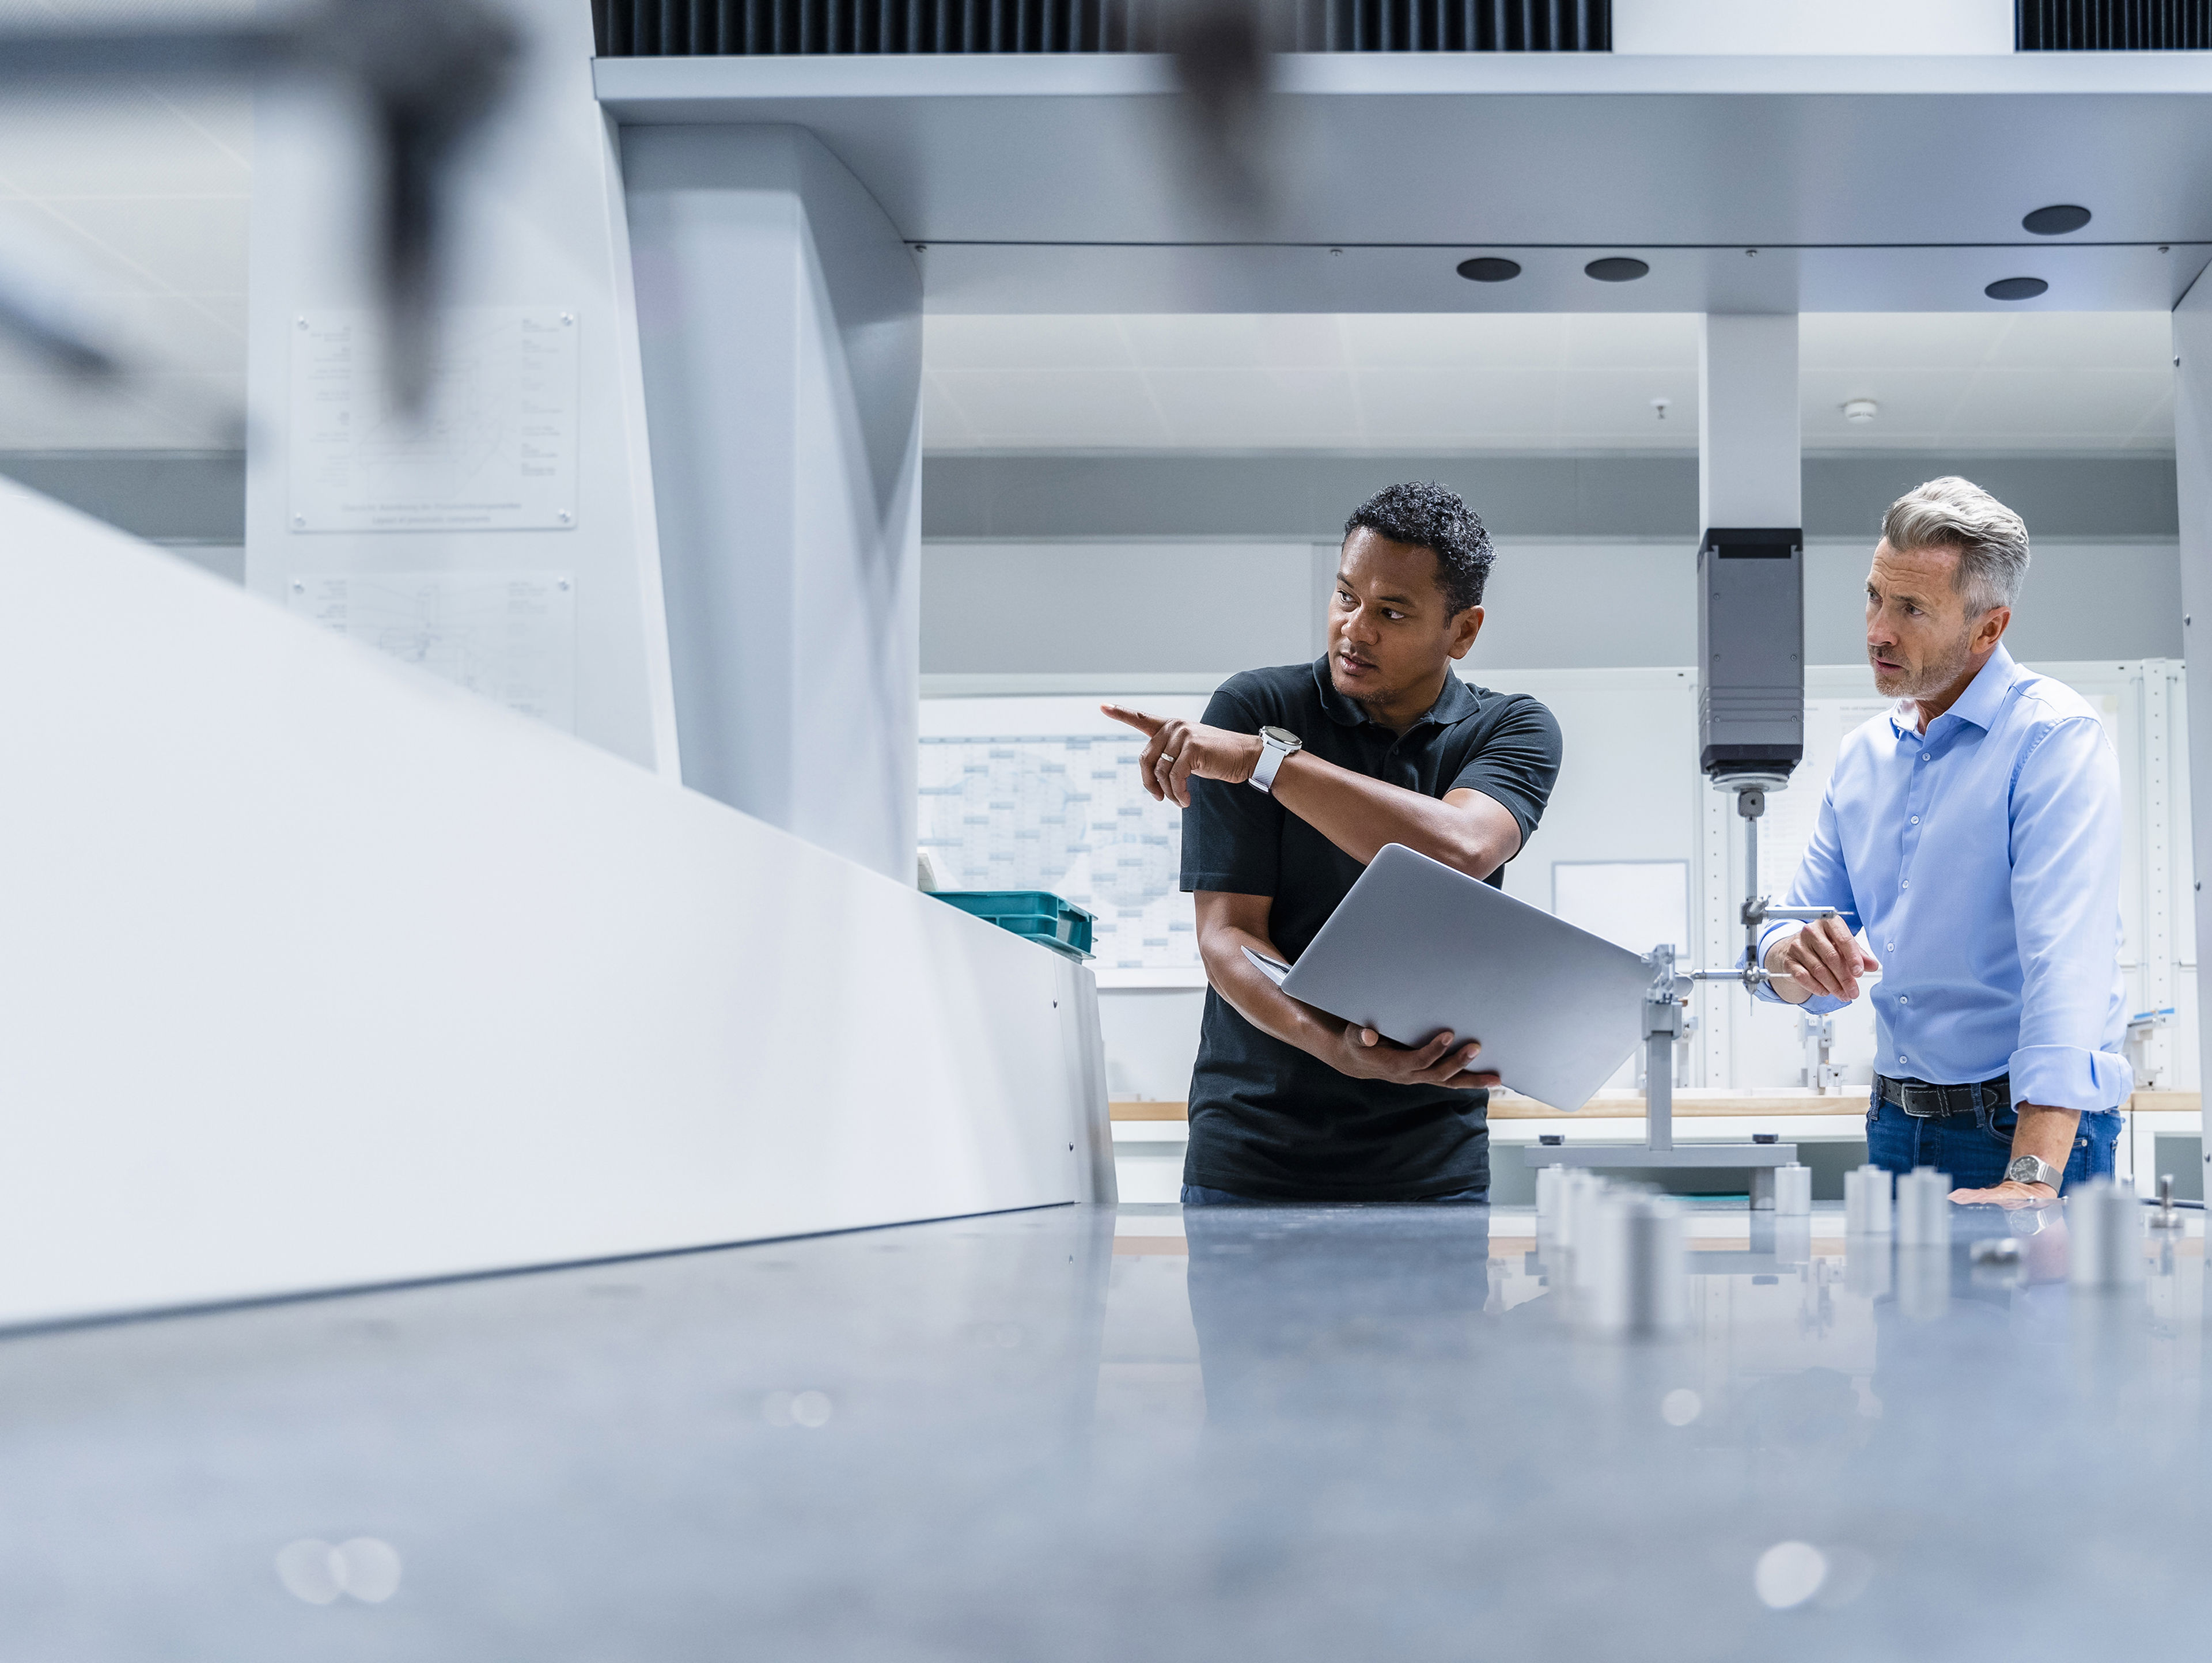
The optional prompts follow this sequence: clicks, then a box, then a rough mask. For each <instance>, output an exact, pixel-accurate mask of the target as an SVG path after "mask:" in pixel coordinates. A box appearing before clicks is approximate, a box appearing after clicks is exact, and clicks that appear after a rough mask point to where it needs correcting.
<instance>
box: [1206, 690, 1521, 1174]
mask: <svg viewBox="0 0 2212 1663" xmlns="http://www.w3.org/2000/svg"><path fill="white" fill-rule="evenodd" d="M1206 724H1207V725H1209V726H1212V727H1221V728H1228V729H1230V730H1231V731H1234V732H1237V733H1256V732H1258V731H1260V729H1261V728H1262V727H1265V726H1267V725H1273V726H1276V727H1284V728H1288V729H1289V730H1290V731H1291V732H1293V733H1295V734H1297V736H1298V737H1300V738H1301V739H1303V740H1304V741H1305V747H1306V749H1307V750H1310V751H1311V752H1313V754H1314V755H1315V756H1318V757H1320V758H1321V759H1322V761H1324V762H1334V763H1335V764H1336V765H1337V766H1338V767H1339V768H1349V769H1351V770H1352V771H1353V772H1354V773H1357V774H1366V775H1367V776H1368V777H1369V778H1370V779H1375V780H1384V781H1386V782H1387V783H1389V784H1390V785H1394V786H1404V787H1406V788H1407V790H1409V791H1418V792H1425V794H1426V795H1428V796H1431V797H1436V798H1441V797H1443V795H1444V794H1445V793H1446V792H1453V791H1458V790H1461V789H1462V788H1467V789H1471V790H1474V791H1479V792H1481V793H1482V794H1483V795H1484V796H1486V797H1490V798H1496V799H1497V800H1498V802H1499V803H1502V804H1504V805H1505V807H1506V809H1507V810H1509V811H1510V813H1511V814H1512V816H1513V817H1514V819H1516V821H1518V822H1520V824H1521V836H1522V845H1523V847H1526V845H1527V841H1528V837H1529V836H1530V835H1532V834H1533V833H1534V831H1535V829H1536V822H1538V821H1539V820H1540V819H1541V818H1542V817H1543V813H1544V804H1545V803H1546V801H1547V800H1548V799H1549V798H1550V797H1551V794H1552V785H1553V781H1554V780H1557V779H1558V778H1559V723H1558V722H1557V721H1555V720H1554V719H1553V716H1552V713H1551V712H1550V711H1548V710H1547V709H1546V708H1545V707H1543V706H1542V705H1541V704H1539V703H1538V702H1537V701H1535V700H1534V699H1532V698H1530V697H1528V695H1526V694H1506V693H1492V692H1491V691H1490V690H1489V689H1486V688H1480V687H1471V686H1469V685H1468V683H1465V682H1462V680H1460V679H1459V677H1456V676H1452V677H1448V678H1447V679H1446V680H1445V682H1444V690H1443V694H1442V695H1440V696H1439V697H1438V698H1437V701H1436V703H1435V704H1434V705H1433V706H1431V707H1430V710H1429V713H1428V714H1427V715H1425V716H1424V717H1422V718H1421V719H1419V721H1417V722H1415V723H1414V724H1413V726H1411V727H1410V728H1408V729H1407V730H1406V731H1405V732H1404V733H1403V734H1396V733H1393V732H1391V731H1390V730H1389V729H1388V728H1386V727H1383V726H1379V725H1376V723H1374V722H1372V721H1370V720H1369V719H1368V717H1367V713H1366V712H1364V710H1362V709H1361V708H1360V707H1359V706H1358V705H1357V704H1355V703H1353V702H1352V701H1351V700H1349V699H1347V698H1346V697H1345V696H1344V695H1342V694H1340V693H1339V692H1338V691H1337V690H1336V688H1335V686H1334V683H1332V682H1331V681H1330V679H1329V674H1328V659H1327V658H1326V657H1323V658H1322V659H1317V660H1316V661H1315V662H1314V663H1312V664H1310V665H1282V666H1280V667H1279V668H1277V669H1273V670H1248V671H1244V672H1243V674H1241V675H1237V676H1232V677H1230V679H1229V680H1228V681H1226V682H1225V683H1223V684H1222V687H1221V690H1220V691H1219V692H1218V693H1216V694H1215V695H1213V701H1212V703H1211V704H1209V705H1208V706H1207V707H1206ZM1364 870H1365V868H1364V866H1363V865H1361V864H1360V863H1359V862H1358V861H1357V860H1354V859H1352V857H1351V856H1350V855H1348V854H1346V853H1344V851H1343V850H1341V849H1340V848H1338V847H1336V845H1335V844H1334V843H1332V842H1330V841H1328V839H1327V838H1326V837H1323V836H1322V835H1321V834H1320V833H1319V832H1317V831H1316V830H1315V829H1314V828H1312V827H1311V826H1309V825H1308V824H1306V822H1304V821H1303V820H1301V819H1299V818H1298V817H1297V816H1296V815H1294V814H1292V813H1291V812H1290V811H1289V810H1286V809H1285V808H1284V807H1283V805H1282V804H1280V803H1279V802H1277V801H1276V800H1275V799H1274V798H1273V797H1271V796H1269V795H1267V793H1266V792H1259V791H1255V790H1254V789H1253V788H1252V787H1251V786H1249V785H1242V786H1229V785H1224V784H1222V783H1221V782H1220V781H1218V780H1192V781H1191V782H1190V807H1189V808H1188V810H1185V811H1184V814H1183V817H1182V887H1183V888H1184V889H1187V890H1197V889H1215V890H1221V891H1225V892H1227V893H1229V894H1232V895H1269V896H1272V897H1273V901H1274V905H1273V907H1272V908H1270V910H1269V913H1268V934H1269V935H1270V936H1271V937H1272V938H1273V940H1274V943H1275V945H1276V946H1277V947H1278V948H1279V949H1280V950H1282V954H1283V956H1284V957H1285V959H1288V960H1291V961H1292V962H1295V961H1296V960H1297V956H1298V955H1299V954H1301V953H1303V952H1304V951H1305V950H1306V945H1307V944H1308V943H1310V941H1312V940H1313V938H1314V937H1315V935H1316V933H1318V932H1319V931H1320V929H1321V926H1322V924H1323V922H1325V921H1326V920H1327V919H1328V915H1329V914H1330V913H1333V912H1334V911H1335V910H1336V907H1337V903H1338V902H1339V901H1342V900H1343V899H1344V897H1345V895H1346V891H1348V890H1349V889H1351V888H1352V883H1353V882H1354V881H1355V880H1356V879H1358V877H1359V874H1360V873H1361V872H1362V871H1364ZM1503 879H1504V873H1503V872H1502V871H1500V872H1498V873H1493V874H1492V877H1491V879H1490V881H1491V883H1494V884H1498V885H1499V886H1500V887H1501V888H1502V887H1503ZM1477 1066H1478V1067H1479V1066H1480V1062H1479V1061H1478V1064H1477ZM1489 1108H1490V1094H1489V1093H1488V1092H1486V1091H1449V1090H1446V1089H1443V1087H1441V1086H1415V1085H1396V1084H1393V1083H1389V1082H1388V1081H1383V1080H1358V1079H1354V1078H1352V1077H1351V1076H1350V1075H1348V1074H1340V1073H1338V1072H1337V1071H1335V1070H1334V1068H1331V1067H1330V1066H1329V1065H1328V1064H1327V1063H1325V1062H1322V1060H1321V1059H1319V1058H1317V1057H1310V1056H1308V1055H1307V1054H1306V1053H1304V1052H1303V1051H1301V1050H1299V1049H1298V1048H1297V1047H1296V1046H1293V1045H1285V1043H1284V1042H1283V1041H1280V1040H1279V1039H1277V1038H1275V1037H1274V1035H1272V1034H1267V1033H1263V1032H1261V1030H1260V1029H1257V1028H1255V1027H1254V1026H1253V1025H1252V1024H1251V1023H1249V1022H1247V1021H1245V1020H1244V1018H1243V1017H1241V1016H1239V1015H1238V1014H1237V1010H1236V1008H1235V1007H1234V1006H1233V1005H1231V1004H1230V1003H1229V1001H1228V1000H1226V999H1225V998H1222V997H1221V995H1220V994H1218V993H1217V992H1214V991H1213V990H1212V988H1210V987H1209V988H1208V989H1207V990H1206V1020H1205V1025H1204V1027H1203V1029H1201V1030H1200V1038H1199V1047H1198V1065H1197V1067H1196V1068H1195V1069H1194V1071H1193V1072H1192V1075H1191V1082H1190V1149H1189V1152H1188V1155H1187V1156H1185V1158H1184V1162H1183V1181H1184V1182H1185V1183H1187V1184H1195V1185H1200V1186H1202V1187H1206V1188H1209V1189H1221V1190H1228V1191H1231V1192H1232V1193H1236V1194H1238V1195H1249V1196H1252V1197H1254V1198H1255V1199H1282V1200H1292V1199H1326V1200H1340V1201H1418V1200H1420V1199H1423V1198H1425V1197H1427V1196H1431V1195H1449V1194H1450V1193H1453V1192H1454V1191H1456V1190H1464V1189H1474V1188H1480V1187H1484V1186H1486V1185H1487V1184H1488V1183H1489V1181H1490V1122H1489Z"/></svg>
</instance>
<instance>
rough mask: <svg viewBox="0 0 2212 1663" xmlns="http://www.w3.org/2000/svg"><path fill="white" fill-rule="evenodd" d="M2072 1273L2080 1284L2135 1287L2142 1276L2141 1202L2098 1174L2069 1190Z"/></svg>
mask: <svg viewBox="0 0 2212 1663" xmlns="http://www.w3.org/2000/svg"><path fill="white" fill-rule="evenodd" d="M2066 1243H2067V1272H2068V1279H2069V1280H2070V1281H2071V1282H2072V1283H2073V1284H2074V1285H2075V1287H2077V1288H2083V1289H2090V1290H2097V1289H2106V1288H2131V1287H2134V1286H2135V1285H2136V1284H2138V1283H2140V1282H2141V1281H2142V1278H2143V1253H2142V1203H2141V1202H2139V1201H2138V1200H2136V1195H2135V1192H2134V1191H2133V1190H2131V1189H2124V1188H2123V1187H2120V1186H2119V1185H2118V1184H2115V1183H2112V1181H2111V1180H2108V1179H2103V1178H2097V1179H2093V1180H2090V1181H2089V1182H2088V1183H2086V1184H2084V1185H2083V1186H2082V1187H2081V1188H2080V1189H2078V1190H2071V1191H2069V1192H2068V1193H2067V1196H2066Z"/></svg>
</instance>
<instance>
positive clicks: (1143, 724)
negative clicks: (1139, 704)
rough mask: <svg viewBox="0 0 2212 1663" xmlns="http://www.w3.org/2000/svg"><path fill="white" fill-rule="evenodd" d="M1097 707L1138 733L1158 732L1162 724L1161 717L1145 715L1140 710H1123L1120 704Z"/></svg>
mask: <svg viewBox="0 0 2212 1663" xmlns="http://www.w3.org/2000/svg"><path fill="white" fill-rule="evenodd" d="M1098 708H1099V710H1100V711H1101V712H1102V713H1103V714H1105V715H1108V716H1110V717H1112V718H1113V719H1115V721H1117V722H1120V723H1121V724H1122V725H1124V726H1125V727H1133V728H1134V729H1136V730H1137V731H1138V732H1139V733H1158V731H1160V729H1161V727H1162V726H1163V725H1164V719H1162V718H1160V717H1158V716H1147V715H1146V714H1145V713H1144V712H1143V711H1141V710H1125V709H1123V708H1122V707H1121V706H1120V705H1101V706H1099V707H1098Z"/></svg>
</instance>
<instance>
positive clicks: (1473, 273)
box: [1459, 254, 1521, 283]
mask: <svg viewBox="0 0 2212 1663" xmlns="http://www.w3.org/2000/svg"><path fill="white" fill-rule="evenodd" d="M1459 275H1460V276H1462V277H1464V278H1466V279H1467V280H1468V282H1471V283H1510V282H1512V281H1513V280H1514V279H1515V278H1516V277H1517V276H1520V275H1521V268H1520V266H1519V265H1518V264H1516V263H1515V262H1514V261H1511V260H1501V259H1499V258H1498V257H1497V256H1496V255H1494V254H1480V255H1477V256H1476V257H1475V258H1474V259H1471V260H1462V261H1461V262H1460V263H1459Z"/></svg>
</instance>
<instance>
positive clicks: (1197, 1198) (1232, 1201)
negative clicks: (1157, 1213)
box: [1182, 1184, 1490, 1207]
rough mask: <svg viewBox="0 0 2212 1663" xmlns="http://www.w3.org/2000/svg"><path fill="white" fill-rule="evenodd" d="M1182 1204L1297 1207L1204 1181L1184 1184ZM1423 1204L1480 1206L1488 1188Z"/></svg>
mask: <svg viewBox="0 0 2212 1663" xmlns="http://www.w3.org/2000/svg"><path fill="white" fill-rule="evenodd" d="M1182 1204H1183V1205H1185V1206H1186V1207H1294V1206H1298V1205H1302V1204H1301V1203H1299V1202H1296V1201H1268V1200H1262V1199H1259V1198H1257V1197H1255V1196H1249V1195H1234V1194H1231V1193H1230V1192H1229V1191H1227V1190H1225V1189H1207V1188H1206V1187H1205V1186H1204V1185H1202V1184H1185V1185H1184V1186H1183V1187H1182ZM1415 1205H1420V1206H1462V1207H1481V1206H1487V1205H1490V1192H1489V1190H1488V1189H1463V1190H1454V1191H1453V1192H1452V1193H1450V1194H1449V1195H1424V1196H1423V1197H1421V1199H1420V1200H1419V1202H1417V1203H1415Z"/></svg>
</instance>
